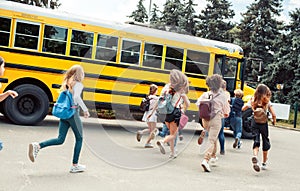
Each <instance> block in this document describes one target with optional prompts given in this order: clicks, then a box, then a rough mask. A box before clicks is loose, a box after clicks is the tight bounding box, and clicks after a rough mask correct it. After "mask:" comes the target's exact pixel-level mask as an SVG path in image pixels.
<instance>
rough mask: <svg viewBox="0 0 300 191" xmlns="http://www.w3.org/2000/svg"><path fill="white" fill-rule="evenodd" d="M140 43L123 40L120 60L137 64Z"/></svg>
mask: <svg viewBox="0 0 300 191" xmlns="http://www.w3.org/2000/svg"><path fill="white" fill-rule="evenodd" d="M140 49H141V43H140V42H136V41H130V40H123V42H122V51H121V62H124V63H130V64H139V59H140Z"/></svg>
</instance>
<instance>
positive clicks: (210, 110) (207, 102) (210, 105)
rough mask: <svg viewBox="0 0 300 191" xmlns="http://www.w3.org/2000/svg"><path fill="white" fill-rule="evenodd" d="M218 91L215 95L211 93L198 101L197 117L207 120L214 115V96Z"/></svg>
mask: <svg viewBox="0 0 300 191" xmlns="http://www.w3.org/2000/svg"><path fill="white" fill-rule="evenodd" d="M219 95H220V93H218V94H217V95H216V96H215V97H213V95H212V94H210V95H209V96H208V99H204V100H202V101H200V104H199V117H200V119H205V120H207V121H209V120H210V119H212V118H214V117H215V116H216V114H217V113H216V112H215V111H216V110H215V109H214V98H216V97H218V96H219Z"/></svg>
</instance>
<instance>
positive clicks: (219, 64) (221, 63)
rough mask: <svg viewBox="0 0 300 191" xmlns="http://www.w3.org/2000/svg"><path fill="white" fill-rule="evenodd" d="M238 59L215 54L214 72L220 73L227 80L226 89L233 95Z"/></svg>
mask: <svg viewBox="0 0 300 191" xmlns="http://www.w3.org/2000/svg"><path fill="white" fill-rule="evenodd" d="M238 62H239V61H238V59H237V58H230V57H226V56H225V55H216V57H215V68H214V73H215V74H220V75H221V76H222V77H223V79H224V80H225V81H226V82H227V88H226V89H227V91H229V92H230V94H231V96H233V91H234V90H235V89H236V82H237V72H238Z"/></svg>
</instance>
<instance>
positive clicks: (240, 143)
mask: <svg viewBox="0 0 300 191" xmlns="http://www.w3.org/2000/svg"><path fill="white" fill-rule="evenodd" d="M242 144H243V142H242V141H240V142H239V144H238V146H237V148H238V149H240V148H242Z"/></svg>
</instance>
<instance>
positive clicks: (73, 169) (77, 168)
mask: <svg viewBox="0 0 300 191" xmlns="http://www.w3.org/2000/svg"><path fill="white" fill-rule="evenodd" d="M85 169H86V166H85V165H82V164H77V165H75V166H74V165H73V166H72V167H71V169H70V173H76V172H83V171H85Z"/></svg>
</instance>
